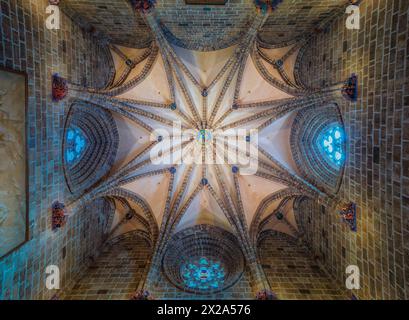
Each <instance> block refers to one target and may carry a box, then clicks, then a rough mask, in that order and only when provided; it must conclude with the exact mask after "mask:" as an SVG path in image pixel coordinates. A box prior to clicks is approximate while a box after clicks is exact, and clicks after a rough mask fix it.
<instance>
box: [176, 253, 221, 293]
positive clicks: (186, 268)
mask: <svg viewBox="0 0 409 320" xmlns="http://www.w3.org/2000/svg"><path fill="white" fill-rule="evenodd" d="M181 275H182V278H183V281H184V283H185V285H186V286H187V287H188V288H190V289H195V290H203V291H205V290H216V289H219V288H221V287H222V285H223V282H224V277H225V272H224V268H223V266H222V265H221V263H220V262H218V261H213V260H211V259H208V258H205V257H202V258H200V259H198V260H194V261H191V262H189V263H186V264H184V265H182V267H181Z"/></svg>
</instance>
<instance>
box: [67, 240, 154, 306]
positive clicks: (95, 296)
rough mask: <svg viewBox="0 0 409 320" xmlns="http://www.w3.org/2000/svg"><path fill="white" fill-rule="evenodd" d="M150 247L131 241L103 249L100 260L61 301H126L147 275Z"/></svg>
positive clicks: (140, 242)
mask: <svg viewBox="0 0 409 320" xmlns="http://www.w3.org/2000/svg"><path fill="white" fill-rule="evenodd" d="M151 250H152V249H151V247H150V245H149V244H148V243H147V242H146V240H145V239H143V238H140V237H130V238H126V239H123V240H120V241H119V242H116V243H114V244H112V245H109V244H107V245H105V246H104V248H103V249H102V251H101V254H100V256H99V257H98V258H97V259H96V261H95V262H94V263H93V264H91V265H90V267H89V268H88V269H87V270H86V271H85V272H84V273H83V275H82V277H81V278H80V279H79V280H78V282H76V284H75V285H74V286H73V287H72V288H71V290H69V291H68V292H67V293H66V294H65V295H64V296H63V297H62V298H63V299H66V300H110V299H113V300H129V298H130V297H131V295H132V294H133V293H134V292H135V290H136V289H137V287H138V284H139V282H140V281H141V279H142V276H143V275H144V273H145V272H146V263H147V261H148V259H149V256H150V254H151Z"/></svg>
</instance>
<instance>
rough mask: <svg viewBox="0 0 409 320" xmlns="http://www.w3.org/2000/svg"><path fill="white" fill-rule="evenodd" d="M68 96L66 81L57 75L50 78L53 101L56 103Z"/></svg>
mask: <svg viewBox="0 0 409 320" xmlns="http://www.w3.org/2000/svg"><path fill="white" fill-rule="evenodd" d="M67 94H68V83H67V80H66V79H64V78H62V77H60V76H59V75H58V73H55V74H53V76H52V97H53V101H55V102H58V101H61V100H63V99H64V98H65V97H66V96H67Z"/></svg>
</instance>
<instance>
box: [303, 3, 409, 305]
mask: <svg viewBox="0 0 409 320" xmlns="http://www.w3.org/2000/svg"><path fill="white" fill-rule="evenodd" d="M360 8H361V9H360V10H361V20H360V22H361V29H360V30H347V29H346V27H345V20H346V15H345V16H344V17H340V18H338V19H336V20H335V21H334V22H333V23H332V24H331V25H330V27H329V28H328V30H327V31H325V32H324V33H322V34H320V35H319V36H318V37H316V39H315V40H313V42H312V43H311V47H310V49H309V50H307V52H306V55H305V58H304V60H303V67H302V72H301V74H302V75H304V81H305V82H306V83H309V84H311V85H315V86H317V85H321V84H322V79H324V81H325V82H326V83H327V84H330V83H336V82H339V81H343V80H345V79H346V78H347V77H348V76H349V75H350V74H351V73H353V72H354V73H357V74H358V76H359V84H360V89H359V91H360V92H359V100H358V102H357V103H356V104H352V103H347V102H343V103H342V104H341V109H342V114H343V118H344V121H345V129H346V134H347V138H348V143H347V160H346V170H345V174H344V179H343V184H342V186H341V191H340V195H341V197H342V198H343V199H345V201H354V202H356V203H357V206H358V232H357V233H353V232H351V231H349V230H348V229H347V228H346V227H345V226H344V225H343V224H342V223H341V222H340V219H339V215H338V214H337V212H327V213H325V215H322V214H321V213H320V208H319V207H318V206H317V205H314V204H311V203H308V202H305V203H304V205H303V206H302V207H301V210H300V214H301V215H305V218H304V223H305V222H306V221H307V220H308V218H307V215H310V219H312V223H306V224H305V228H306V237H307V238H308V239H309V240H310V241H311V246H312V249H313V250H314V251H315V252H316V254H317V255H319V256H320V257H321V261H322V262H323V263H324V264H325V266H326V268H327V270H328V271H329V272H330V273H331V274H332V275H333V277H334V278H336V279H337V280H338V281H339V283H344V281H345V268H346V267H347V266H348V265H351V264H353V265H358V266H359V267H360V270H361V290H357V291H356V292H355V294H356V295H357V296H358V297H359V298H361V299H409V83H408V79H409V67H408V56H409V39H408V34H409V33H408V24H409V21H408V19H409V15H408V8H409V2H408V1H406V0H382V1H380V0H372V1H363V2H362V4H361V6H360Z"/></svg>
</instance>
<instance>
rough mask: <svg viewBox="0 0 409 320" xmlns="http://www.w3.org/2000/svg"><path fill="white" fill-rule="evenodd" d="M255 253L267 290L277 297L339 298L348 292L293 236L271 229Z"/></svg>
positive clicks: (285, 298) (288, 298)
mask: <svg viewBox="0 0 409 320" xmlns="http://www.w3.org/2000/svg"><path fill="white" fill-rule="evenodd" d="M258 253H259V257H260V263H261V264H262V267H263V270H264V273H265V274H266V277H267V280H268V281H269V283H270V286H271V290H272V291H273V292H274V293H275V294H276V295H277V297H278V298H279V299H280V300H281V299H282V300H292V299H297V300H343V299H348V298H349V297H348V294H347V293H346V291H345V290H344V289H343V287H341V286H340V285H339V284H336V283H335V282H334V281H333V279H331V277H330V276H329V275H328V274H327V273H326V272H325V270H323V269H322V268H321V267H320V265H319V264H318V263H317V262H316V261H315V260H314V259H313V257H312V256H311V253H310V252H309V251H308V249H307V248H305V247H303V246H301V245H300V244H299V243H298V242H297V240H296V239H294V238H292V237H290V236H288V235H285V234H283V233H279V232H274V231H271V232H270V233H269V234H268V235H266V236H264V237H263V239H262V240H261V241H260V243H259V248H258Z"/></svg>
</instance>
